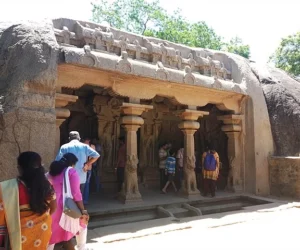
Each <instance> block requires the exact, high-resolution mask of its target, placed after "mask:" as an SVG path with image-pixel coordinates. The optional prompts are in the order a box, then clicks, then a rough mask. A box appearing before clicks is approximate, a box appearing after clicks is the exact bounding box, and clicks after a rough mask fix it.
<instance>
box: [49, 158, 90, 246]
mask: <svg viewBox="0 0 300 250" xmlns="http://www.w3.org/2000/svg"><path fill="white" fill-rule="evenodd" d="M77 161H78V159H77V157H76V156H75V155H74V154H71V153H67V154H65V155H64V156H63V157H62V158H61V160H60V161H54V162H53V163H52V164H51V166H50V171H49V173H48V180H49V181H50V183H52V185H53V188H54V190H55V192H56V200H57V210H56V212H55V213H54V214H53V215H52V236H51V239H50V242H49V247H48V250H49V249H53V248H54V245H55V244H59V243H61V244H62V245H63V247H64V249H68V250H73V249H74V246H73V244H72V242H71V239H72V238H73V237H74V236H75V235H74V234H73V233H71V232H68V231H66V230H65V229H63V228H62V227H61V226H60V220H61V216H62V213H63V182H64V173H65V171H66V169H67V168H68V167H74V166H75V164H76V162H77ZM69 180H70V189H71V193H72V196H73V200H74V201H75V203H76V204H77V206H78V208H79V209H80V210H81V212H82V218H81V220H80V226H81V227H82V228H86V224H87V222H88V219H89V216H88V213H87V211H86V210H85V209H84V205H83V202H82V195H81V192H80V180H79V176H78V174H77V172H76V170H75V169H74V168H72V169H70V170H69ZM77 241H78V240H77ZM77 248H78V249H82V246H79V243H78V242H77Z"/></svg>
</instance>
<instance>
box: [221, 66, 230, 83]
mask: <svg viewBox="0 0 300 250" xmlns="http://www.w3.org/2000/svg"><path fill="white" fill-rule="evenodd" d="M220 74H221V78H223V79H224V80H227V79H228V76H229V75H230V74H231V73H230V71H228V70H227V69H226V68H225V67H224V63H221V69H220Z"/></svg>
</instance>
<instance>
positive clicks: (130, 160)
mask: <svg viewBox="0 0 300 250" xmlns="http://www.w3.org/2000/svg"><path fill="white" fill-rule="evenodd" d="M152 108H153V107H152V106H149V105H141V104H133V103H123V105H122V106H121V110H122V114H123V115H124V116H123V117H122V118H121V124H122V126H123V127H124V128H125V131H126V167H125V176H124V184H123V188H122V191H121V193H120V196H119V198H120V200H121V201H123V202H124V203H127V202H132V201H141V200H142V197H141V194H140V191H139V187H138V178H137V165H138V155H137V131H138V129H139V128H140V127H141V125H143V123H144V120H143V118H141V117H140V116H141V115H142V113H143V112H144V111H148V110H150V109H152Z"/></svg>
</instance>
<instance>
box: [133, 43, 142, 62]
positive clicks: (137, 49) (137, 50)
mask: <svg viewBox="0 0 300 250" xmlns="http://www.w3.org/2000/svg"><path fill="white" fill-rule="evenodd" d="M133 44H134V45H135V59H137V60H139V59H141V52H142V46H141V45H140V43H139V41H138V40H134V42H133Z"/></svg>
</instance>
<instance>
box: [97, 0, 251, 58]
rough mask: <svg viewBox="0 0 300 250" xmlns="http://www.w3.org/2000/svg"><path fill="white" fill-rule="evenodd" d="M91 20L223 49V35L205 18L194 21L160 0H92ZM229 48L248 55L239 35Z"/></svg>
mask: <svg viewBox="0 0 300 250" xmlns="http://www.w3.org/2000/svg"><path fill="white" fill-rule="evenodd" d="M92 6H93V10H92V11H93V17H92V20H93V21H94V22H97V23H101V22H103V21H106V22H108V23H109V24H110V26H112V27H115V28H118V29H121V30H124V31H129V32H133V33H137V34H140V35H144V36H152V37H157V38H160V39H163V40H167V41H170V42H174V43H180V44H185V45H188V46H191V47H201V48H208V49H215V50H220V49H221V48H222V45H223V44H224V43H223V42H222V39H221V37H220V36H218V35H217V34H216V32H215V31H214V30H213V29H212V28H210V27H209V26H208V25H207V24H206V23H205V22H197V23H191V22H189V21H188V20H187V19H186V18H185V17H183V16H182V14H181V11H180V10H176V11H174V12H173V13H172V14H168V13H167V11H166V10H165V9H163V8H162V7H161V6H160V2H159V0H152V1H147V0H116V1H113V3H108V2H107V0H98V1H97V2H96V3H92ZM227 50H228V51H230V52H233V53H236V54H239V55H242V56H244V57H246V58H249V55H250V50H249V46H248V45H243V44H242V42H241V40H240V39H237V38H236V39H232V40H231V42H230V43H229V44H228V46H227Z"/></svg>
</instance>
